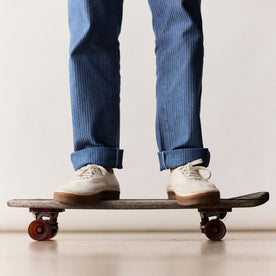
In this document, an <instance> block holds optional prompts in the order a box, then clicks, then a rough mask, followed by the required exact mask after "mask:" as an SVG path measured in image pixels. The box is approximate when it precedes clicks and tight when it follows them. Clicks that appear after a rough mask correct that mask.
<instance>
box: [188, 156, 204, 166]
mask: <svg viewBox="0 0 276 276" xmlns="http://www.w3.org/2000/svg"><path fill="white" fill-rule="evenodd" d="M201 163H203V160H202V158H200V159H197V160H194V161H192V162H191V163H190V164H191V165H193V166H194V165H198V164H201Z"/></svg>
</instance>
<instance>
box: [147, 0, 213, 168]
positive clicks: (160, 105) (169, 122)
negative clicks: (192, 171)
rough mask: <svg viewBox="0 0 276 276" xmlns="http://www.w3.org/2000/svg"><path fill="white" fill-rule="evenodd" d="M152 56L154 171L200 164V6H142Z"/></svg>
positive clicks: (203, 151) (165, 0)
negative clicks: (148, 19) (146, 15)
mask: <svg viewBox="0 0 276 276" xmlns="http://www.w3.org/2000/svg"><path fill="white" fill-rule="evenodd" d="M148 1H149V6H150V9H151V12H152V25H153V30H154V33H155V54H156V77H157V82H156V122H155V123H156V139H157V145H158V149H159V152H158V158H159V163H160V170H164V169H169V168H174V167H177V166H180V165H184V164H186V163H188V162H191V161H193V160H195V159H198V158H202V159H203V161H204V163H203V164H202V165H203V166H206V167H207V166H208V165H209V161H210V153H209V150H208V148H203V142H202V133H201V123H200V100H201V91H202V69H203V54H204V49H203V31H202V18H201V8H200V5H201V1H200V0H148Z"/></svg>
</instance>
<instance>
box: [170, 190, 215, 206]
mask: <svg viewBox="0 0 276 276" xmlns="http://www.w3.org/2000/svg"><path fill="white" fill-rule="evenodd" d="M168 199H176V201H177V203H178V204H180V205H183V206H190V205H201V204H212V203H217V202H219V201H220V192H207V193H201V194H196V195H190V196H179V195H177V194H175V193H174V192H172V191H170V192H168Z"/></svg>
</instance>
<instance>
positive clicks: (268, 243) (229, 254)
mask: <svg viewBox="0 0 276 276" xmlns="http://www.w3.org/2000/svg"><path fill="white" fill-rule="evenodd" d="M0 273H1V275H5V276H13V275H31V276H32V275H36V276H37V275H40V276H44V275H58V276H62V275H67V276H70V275H74V276H82V275H101V276H105V275H112V276H117V275H118V276H119V275H120V276H121V275H123V276H126V275H127V276H130V275H131V276H132V275H139V276H141V275H143V276H144V275H151V276H154V275H158V276H162V275H189V276H190V275H204V276H209V275H212V276H216V275H231V276H232V275H243V276H244V275H250V276H254V275H266V276H267V275H275V274H276V232H228V233H227V236H226V237H225V239H224V240H223V241H220V242H211V241H208V240H207V239H206V238H205V236H204V235H202V234H200V233H197V232H115V233H114V232H105V233H95V232H92V233H59V234H58V236H57V237H56V238H55V239H54V240H52V241H46V242H37V241H33V240H31V239H30V238H29V236H28V234H26V233H0Z"/></svg>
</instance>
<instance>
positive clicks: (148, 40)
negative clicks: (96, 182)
mask: <svg viewBox="0 0 276 276" xmlns="http://www.w3.org/2000/svg"><path fill="white" fill-rule="evenodd" d="M202 14H203V27H204V43H205V60H204V73H203V74H204V78H203V93H202V109H201V119H202V131H203V141H204V146H205V147H208V148H209V150H210V152H211V162H210V166H209V169H210V170H211V172H212V175H213V176H212V181H213V182H214V183H215V184H216V185H217V186H218V187H219V188H220V190H221V195H222V197H232V196H236V195H241V194H247V193H251V192H255V191H264V190H267V191H269V192H270V194H271V199H270V202H269V203H267V204H266V205H264V206H262V207H258V208H255V209H242V210H241V209H234V210H233V213H231V214H229V215H228V217H227V218H226V220H225V221H226V224H227V226H228V228H229V229H262V228H265V229H274V228H275V227H276V215H275V207H276V202H275V200H274V194H275V191H276V188H275V186H276V185H275V184H276V181H275V153H276V147H275V140H276V128H275V119H276V118H275V111H276V104H275V102H276V96H275V92H276V80H275V76H276V75H275V67H276V53H275V49H276V37H275V25H276V2H275V1H274V0H266V1H265V4H264V3H263V2H261V1H257V0H243V1H240V0H232V1H220V0H213V1H206V0H203V2H202ZM0 42H1V43H0V93H1V94H0V95H1V101H0V120H1V121H0V122H1V135H0V143H1V155H0V168H1V185H0V195H1V197H0V198H1V203H0V215H1V218H2V219H1V223H0V230H25V229H26V228H27V226H28V224H29V222H30V221H31V220H32V216H31V214H29V213H28V211H27V210H26V209H13V208H8V207H6V202H7V200H8V199H12V198H51V197H52V194H53V192H54V191H55V189H56V187H57V186H59V185H60V184H63V183H65V182H66V181H67V180H68V179H69V178H71V176H72V174H73V167H72V165H71V161H70V153H71V151H72V150H73V141H72V127H71V111H70V98H69V79H68V52H69V50H68V49H69V31H68V25H67V1H64V0H63V1H56V0H48V1H38V0H28V1H21V0H15V1H8V0H0ZM120 44H121V83H122V84H121V145H120V146H121V148H123V149H124V150H125V151H124V160H123V167H124V169H122V170H118V169H115V173H116V176H117V178H118V179H119V181H120V185H121V191H122V192H121V198H166V181H167V179H168V174H169V171H168V170H167V171H162V172H160V171H159V164H158V158H157V145H156V141H155V127H154V122H155V81H156V77H155V56H154V33H153V30H152V22H151V13H150V9H149V6H148V2H147V0H139V1H134V0H125V2H124V11H123V23H122V31H121V35H120ZM59 221H60V223H61V225H60V227H61V229H63V230H100V229H102V230H109V229H111V230H113V229H163V230H166V229H195V230H196V229H198V225H199V215H198V214H197V212H196V211H195V210H147V211H142V210H135V211H118V210H114V211H95V210H90V211H67V212H65V213H64V214H61V215H60V219H59Z"/></svg>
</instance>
